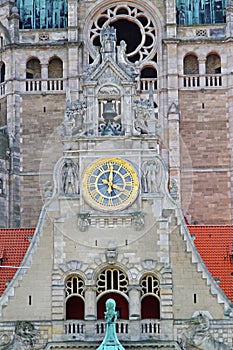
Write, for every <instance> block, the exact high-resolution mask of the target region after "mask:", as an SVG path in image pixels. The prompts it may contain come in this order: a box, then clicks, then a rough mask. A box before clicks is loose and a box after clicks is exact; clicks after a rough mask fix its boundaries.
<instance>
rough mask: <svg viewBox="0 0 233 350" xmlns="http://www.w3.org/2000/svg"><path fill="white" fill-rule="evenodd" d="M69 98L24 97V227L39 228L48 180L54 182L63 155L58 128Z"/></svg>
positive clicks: (22, 213) (22, 148)
mask: <svg viewBox="0 0 233 350" xmlns="http://www.w3.org/2000/svg"><path fill="white" fill-rule="evenodd" d="M64 108H65V95H64V94H62V95H61V94H59V95H52V94H51V95H46V96H42V95H34V94H33V95H24V96H23V97H22V112H21V129H22V142H21V170H22V171H21V211H22V212H21V226H27V227H32V226H35V225H36V223H37V220H38V215H39V213H40V210H41V206H42V204H43V198H42V197H43V190H44V184H45V182H46V180H48V179H49V180H51V181H52V171H53V167H54V164H55V162H56V160H57V159H58V158H59V157H60V156H61V155H62V145H61V143H60V140H59V137H58V134H57V131H56V128H57V126H58V125H60V124H61V122H62V120H63V117H64Z"/></svg>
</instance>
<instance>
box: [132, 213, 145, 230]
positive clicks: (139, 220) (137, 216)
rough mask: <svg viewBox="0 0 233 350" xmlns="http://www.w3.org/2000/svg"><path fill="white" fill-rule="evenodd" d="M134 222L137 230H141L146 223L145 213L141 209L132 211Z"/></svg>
mask: <svg viewBox="0 0 233 350" xmlns="http://www.w3.org/2000/svg"><path fill="white" fill-rule="evenodd" d="M131 216H132V224H133V227H134V228H135V230H136V231H140V230H141V229H142V228H143V227H144V225H145V219H144V214H143V213H142V212H141V211H137V212H134V213H131Z"/></svg>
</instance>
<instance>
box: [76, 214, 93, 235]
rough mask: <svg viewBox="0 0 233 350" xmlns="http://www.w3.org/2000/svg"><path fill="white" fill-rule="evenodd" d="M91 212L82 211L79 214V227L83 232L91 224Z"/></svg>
mask: <svg viewBox="0 0 233 350" xmlns="http://www.w3.org/2000/svg"><path fill="white" fill-rule="evenodd" d="M90 222H91V220H90V214H89V213H80V214H78V228H79V230H80V231H81V232H85V231H87V230H88V227H89V226H90Z"/></svg>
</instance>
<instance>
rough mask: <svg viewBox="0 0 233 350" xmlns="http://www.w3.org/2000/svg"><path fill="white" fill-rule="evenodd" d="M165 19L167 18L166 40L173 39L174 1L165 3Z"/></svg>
mask: <svg viewBox="0 0 233 350" xmlns="http://www.w3.org/2000/svg"><path fill="white" fill-rule="evenodd" d="M166 17H167V23H166V27H167V38H175V37H176V32H177V26H176V0H167V1H166Z"/></svg>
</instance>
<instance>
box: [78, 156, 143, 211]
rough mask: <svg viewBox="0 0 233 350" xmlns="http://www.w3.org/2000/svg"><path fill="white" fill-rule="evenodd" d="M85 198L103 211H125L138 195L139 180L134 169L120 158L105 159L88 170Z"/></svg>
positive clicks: (83, 185) (84, 189) (85, 181)
mask: <svg viewBox="0 0 233 350" xmlns="http://www.w3.org/2000/svg"><path fill="white" fill-rule="evenodd" d="M82 189H83V194H84V198H85V199H86V201H87V202H88V203H89V204H90V205H91V206H92V207H94V208H97V209H99V210H102V211H109V210H110V211H112V210H123V209H125V208H127V207H128V206H130V205H131V204H132V203H133V202H134V201H135V199H136V198H137V195H138V190H139V180H138V175H137V172H136V170H135V169H134V167H133V166H132V165H131V164H130V163H129V162H127V161H125V160H123V159H120V158H103V159H100V160H98V161H96V162H94V163H92V164H91V165H89V167H88V168H87V170H86V172H85V174H84V177H83V182H82Z"/></svg>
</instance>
